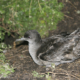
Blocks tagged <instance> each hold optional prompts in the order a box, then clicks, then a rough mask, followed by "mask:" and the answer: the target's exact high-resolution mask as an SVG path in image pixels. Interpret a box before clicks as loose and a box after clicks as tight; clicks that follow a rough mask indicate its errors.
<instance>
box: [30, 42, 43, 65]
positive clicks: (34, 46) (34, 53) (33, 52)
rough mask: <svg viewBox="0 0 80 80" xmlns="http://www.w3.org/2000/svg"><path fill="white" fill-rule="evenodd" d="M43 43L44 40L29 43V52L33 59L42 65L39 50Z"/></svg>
mask: <svg viewBox="0 0 80 80" xmlns="http://www.w3.org/2000/svg"><path fill="white" fill-rule="evenodd" d="M41 45H42V42H39V43H37V42H33V43H29V53H30V55H31V57H32V59H33V60H34V62H35V63H36V64H38V65H42V62H41V61H40V59H39V58H38V56H37V50H38V49H39V48H40V46H41Z"/></svg>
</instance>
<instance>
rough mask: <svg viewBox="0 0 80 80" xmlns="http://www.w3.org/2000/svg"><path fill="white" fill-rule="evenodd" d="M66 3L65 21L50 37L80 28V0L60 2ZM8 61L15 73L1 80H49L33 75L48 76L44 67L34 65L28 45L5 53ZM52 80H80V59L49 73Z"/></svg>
mask: <svg viewBox="0 0 80 80" xmlns="http://www.w3.org/2000/svg"><path fill="white" fill-rule="evenodd" d="M59 1H60V2H63V3H64V8H63V10H62V12H63V13H64V20H62V21H61V22H60V23H59V24H58V26H57V29H56V30H52V31H50V32H49V36H52V35H53V34H61V33H64V32H66V33H68V34H69V33H71V32H72V31H74V30H75V29H77V28H78V27H80V13H77V12H78V11H80V0H59ZM5 56H6V59H7V60H9V63H10V65H12V66H13V67H15V72H14V73H12V74H11V75H9V76H8V77H7V78H2V79H0V80H48V79H46V78H45V76H44V77H43V78H36V77H34V76H33V75H32V72H33V71H36V72H38V73H40V74H47V72H46V68H45V67H44V66H38V65H37V64H35V63H34V61H33V60H32V58H31V57H30V55H29V52H28V45H27V43H25V45H24V44H21V45H19V46H17V47H16V48H12V49H11V50H9V51H8V52H7V53H5ZM49 73H50V76H51V78H52V79H50V80H80V58H79V59H78V60H76V61H74V62H72V63H67V64H61V65H59V66H57V67H55V69H54V70H53V71H49Z"/></svg>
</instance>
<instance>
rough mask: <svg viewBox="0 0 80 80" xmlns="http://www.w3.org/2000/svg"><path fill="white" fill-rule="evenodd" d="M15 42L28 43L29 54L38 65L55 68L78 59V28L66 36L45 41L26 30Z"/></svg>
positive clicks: (57, 36)
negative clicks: (52, 65) (53, 65)
mask: <svg viewBox="0 0 80 80" xmlns="http://www.w3.org/2000/svg"><path fill="white" fill-rule="evenodd" d="M17 41H28V43H29V44H28V45H29V54H30V56H31V57H32V59H33V61H34V62H35V63H36V64H38V65H45V66H51V64H55V66H57V65H59V64H63V63H70V62H73V61H74V60H76V59H78V58H80V28H78V29H77V30H75V31H73V32H72V33H71V34H69V35H66V36H63V35H60V34H59V35H53V36H50V37H48V38H45V39H42V38H41V36H40V34H39V33H38V32H37V31H36V30H28V31H27V32H25V34H24V37H22V38H20V39H16V42H17Z"/></svg>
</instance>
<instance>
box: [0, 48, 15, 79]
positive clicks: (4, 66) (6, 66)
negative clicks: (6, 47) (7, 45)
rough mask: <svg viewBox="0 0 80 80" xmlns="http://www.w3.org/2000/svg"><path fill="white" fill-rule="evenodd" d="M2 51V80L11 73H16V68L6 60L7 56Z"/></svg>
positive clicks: (0, 73) (0, 71)
mask: <svg viewBox="0 0 80 80" xmlns="http://www.w3.org/2000/svg"><path fill="white" fill-rule="evenodd" d="M2 51H3V50H2V49H0V78H2V77H4V78H5V77H7V76H8V75H9V74H11V72H14V68H13V67H10V66H9V63H8V61H6V60H5V59H6V58H5V55H4V54H3V53H2Z"/></svg>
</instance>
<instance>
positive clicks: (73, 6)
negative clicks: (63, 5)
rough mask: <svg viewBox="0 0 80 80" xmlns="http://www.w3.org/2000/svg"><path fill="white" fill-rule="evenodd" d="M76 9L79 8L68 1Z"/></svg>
mask: <svg viewBox="0 0 80 80" xmlns="http://www.w3.org/2000/svg"><path fill="white" fill-rule="evenodd" d="M68 2H69V3H70V4H71V5H72V6H73V7H74V8H76V9H77V7H75V6H74V5H73V4H72V3H71V2H70V1H68Z"/></svg>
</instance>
